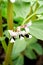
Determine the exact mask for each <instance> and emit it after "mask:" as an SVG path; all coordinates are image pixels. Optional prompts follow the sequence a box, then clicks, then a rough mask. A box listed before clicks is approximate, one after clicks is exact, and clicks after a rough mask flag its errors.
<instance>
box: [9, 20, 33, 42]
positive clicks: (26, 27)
mask: <svg viewBox="0 0 43 65" xmlns="http://www.w3.org/2000/svg"><path fill="white" fill-rule="evenodd" d="M31 25H32V22H31V21H30V22H29V23H28V24H26V25H23V26H18V27H17V31H16V32H15V31H13V30H8V32H9V33H10V36H11V40H10V42H15V39H16V37H17V36H19V38H20V40H22V39H24V36H25V37H26V38H32V35H31V34H29V32H30V30H29V26H31ZM22 28H24V30H21V29H22Z"/></svg>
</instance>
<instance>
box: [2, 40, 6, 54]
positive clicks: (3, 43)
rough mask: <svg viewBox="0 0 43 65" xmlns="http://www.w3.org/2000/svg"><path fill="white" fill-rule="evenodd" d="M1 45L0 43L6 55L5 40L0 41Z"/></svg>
mask: <svg viewBox="0 0 43 65" xmlns="http://www.w3.org/2000/svg"><path fill="white" fill-rule="evenodd" d="M1 43H2V46H3V48H4V51H5V53H6V50H7V44H6V42H5V40H2V41H1Z"/></svg>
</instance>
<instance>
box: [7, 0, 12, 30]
mask: <svg viewBox="0 0 43 65" xmlns="http://www.w3.org/2000/svg"><path fill="white" fill-rule="evenodd" d="M7 23H8V29H10V30H13V4H12V3H11V2H10V0H8V7H7Z"/></svg>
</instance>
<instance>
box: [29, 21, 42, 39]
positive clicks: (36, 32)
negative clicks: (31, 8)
mask: <svg viewBox="0 0 43 65" xmlns="http://www.w3.org/2000/svg"><path fill="white" fill-rule="evenodd" d="M36 21H37V22H36ZM36 21H34V22H33V24H32V26H30V34H31V35H33V36H34V37H36V38H37V39H40V40H43V20H36ZM36 23H37V24H36Z"/></svg>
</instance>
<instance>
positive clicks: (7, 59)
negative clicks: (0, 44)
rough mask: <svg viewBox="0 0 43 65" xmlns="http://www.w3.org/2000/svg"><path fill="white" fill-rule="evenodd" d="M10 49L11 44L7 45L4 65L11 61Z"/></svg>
mask: <svg viewBox="0 0 43 65" xmlns="http://www.w3.org/2000/svg"><path fill="white" fill-rule="evenodd" d="M12 48H13V43H9V44H8V48H7V52H6V57H5V62H4V65H8V64H9V62H10V60H11V53H12Z"/></svg>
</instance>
